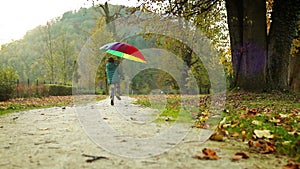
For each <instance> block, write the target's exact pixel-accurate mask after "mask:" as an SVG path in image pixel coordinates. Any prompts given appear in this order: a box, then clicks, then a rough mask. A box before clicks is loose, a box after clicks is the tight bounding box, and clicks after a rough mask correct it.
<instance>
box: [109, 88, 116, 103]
mask: <svg viewBox="0 0 300 169" xmlns="http://www.w3.org/2000/svg"><path fill="white" fill-rule="evenodd" d="M109 94H110V99H111V100H113V99H114V96H115V85H114V84H110V85H109Z"/></svg>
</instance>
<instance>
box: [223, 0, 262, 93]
mask: <svg viewBox="0 0 300 169" xmlns="http://www.w3.org/2000/svg"><path fill="white" fill-rule="evenodd" d="M226 8H227V17H228V26H229V33H230V42H231V50H232V64H233V70H234V74H233V81H232V84H231V87H240V88H241V89H243V90H246V91H258V92H260V91H263V90H264V89H265V87H266V80H265V79H266V78H265V77H266V75H265V69H266V54H267V40H266V37H267V27H266V17H265V16H266V3H265V1H263V0H243V1H241V0H226Z"/></svg>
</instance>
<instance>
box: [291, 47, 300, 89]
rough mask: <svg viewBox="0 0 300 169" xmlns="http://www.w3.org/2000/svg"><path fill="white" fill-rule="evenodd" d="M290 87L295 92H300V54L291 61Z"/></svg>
mask: <svg viewBox="0 0 300 169" xmlns="http://www.w3.org/2000/svg"><path fill="white" fill-rule="evenodd" d="M289 77H290V78H289V85H290V87H291V89H292V90H293V91H294V92H300V53H299V52H298V53H297V54H296V56H295V57H292V58H291V61H290V75H289Z"/></svg>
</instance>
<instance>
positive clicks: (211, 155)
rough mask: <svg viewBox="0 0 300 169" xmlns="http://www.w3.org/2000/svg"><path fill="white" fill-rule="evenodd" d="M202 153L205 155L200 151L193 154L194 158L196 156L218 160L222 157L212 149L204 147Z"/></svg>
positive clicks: (201, 158) (197, 157)
mask: <svg viewBox="0 0 300 169" xmlns="http://www.w3.org/2000/svg"><path fill="white" fill-rule="evenodd" d="M202 153H203V154H204V156H202V155H201V154H200V153H199V152H198V153H196V154H195V155H194V156H193V158H196V159H199V160H218V159H220V157H219V156H218V155H217V153H216V152H215V151H214V150H212V149H208V148H204V149H202Z"/></svg>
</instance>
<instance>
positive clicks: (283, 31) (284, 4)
mask: <svg viewBox="0 0 300 169" xmlns="http://www.w3.org/2000/svg"><path fill="white" fill-rule="evenodd" d="M299 4H300V0H275V1H274V7H273V13H272V16H271V18H272V24H271V28H270V34H269V46H268V63H267V83H268V86H269V88H270V89H272V90H286V89H288V88H289V86H288V67H289V58H290V49H291V44H292V41H293V39H294V37H295V35H296V31H297V29H298V23H297V21H298V20H299V13H300V5H299Z"/></svg>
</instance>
